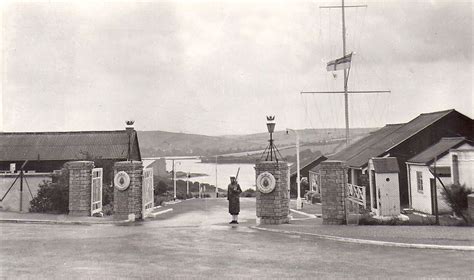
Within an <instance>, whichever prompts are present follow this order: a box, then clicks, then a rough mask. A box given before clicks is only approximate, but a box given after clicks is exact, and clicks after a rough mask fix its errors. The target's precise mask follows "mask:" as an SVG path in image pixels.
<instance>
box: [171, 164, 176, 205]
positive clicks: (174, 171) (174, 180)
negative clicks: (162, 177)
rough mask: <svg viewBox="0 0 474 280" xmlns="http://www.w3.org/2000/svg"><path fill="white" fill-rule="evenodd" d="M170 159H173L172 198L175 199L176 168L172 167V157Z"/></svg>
mask: <svg viewBox="0 0 474 280" xmlns="http://www.w3.org/2000/svg"><path fill="white" fill-rule="evenodd" d="M172 161H173V189H174V196H173V200H174V201H176V170H175V169H174V159H172Z"/></svg>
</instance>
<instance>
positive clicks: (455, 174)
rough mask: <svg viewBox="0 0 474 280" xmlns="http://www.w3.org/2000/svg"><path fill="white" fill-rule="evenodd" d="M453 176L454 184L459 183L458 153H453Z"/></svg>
mask: <svg viewBox="0 0 474 280" xmlns="http://www.w3.org/2000/svg"><path fill="white" fill-rule="evenodd" d="M452 177H453V184H456V185H459V162H458V155H456V154H453V164H452Z"/></svg>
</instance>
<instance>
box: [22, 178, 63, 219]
mask: <svg viewBox="0 0 474 280" xmlns="http://www.w3.org/2000/svg"><path fill="white" fill-rule="evenodd" d="M30 205H31V206H30V211H31V212H41V213H67V212H68V208H69V186H68V185H67V184H63V182H62V180H59V181H57V182H55V183H51V182H46V181H44V182H43V183H42V184H41V185H40V186H39V189H38V193H37V194H36V196H35V197H34V198H33V200H31V203H30Z"/></svg>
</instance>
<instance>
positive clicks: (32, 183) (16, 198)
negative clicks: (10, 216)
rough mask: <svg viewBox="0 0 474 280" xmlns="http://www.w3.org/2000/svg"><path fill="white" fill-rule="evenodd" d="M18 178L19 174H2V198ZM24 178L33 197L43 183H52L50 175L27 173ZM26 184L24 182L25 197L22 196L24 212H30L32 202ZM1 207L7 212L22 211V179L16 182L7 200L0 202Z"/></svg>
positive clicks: (0, 190) (0, 193)
mask: <svg viewBox="0 0 474 280" xmlns="http://www.w3.org/2000/svg"><path fill="white" fill-rule="evenodd" d="M17 176H18V173H13V174H12V173H6V174H0V195H1V196H0V198H1V197H3V195H4V194H5V193H6V192H7V190H8V188H10V186H11V184H12V183H13V181H14V180H15V178H16V177H17ZM24 178H25V179H26V182H28V185H29V187H30V190H31V193H32V194H33V197H35V196H36V194H37V193H38V189H39V185H40V184H41V183H43V181H49V182H51V174H50V173H25V176H24ZM26 182H25V181H23V195H22V196H21V197H22V203H23V207H22V208H23V209H22V210H23V212H28V211H29V208H30V201H31V200H32V198H31V194H30V192H29V191H28V186H27V184H26ZM0 207H1V208H2V210H5V211H20V179H18V180H17V181H16V183H15V185H14V186H13V188H12V189H11V190H10V192H9V193H8V194H7V196H6V197H5V199H4V200H3V201H2V202H0Z"/></svg>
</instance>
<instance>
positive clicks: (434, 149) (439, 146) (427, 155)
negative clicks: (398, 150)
mask: <svg viewBox="0 0 474 280" xmlns="http://www.w3.org/2000/svg"><path fill="white" fill-rule="evenodd" d="M464 143H466V138H464V137H444V138H441V140H440V141H439V142H438V143H436V144H434V145H433V146H431V147H429V148H427V149H426V150H424V151H423V152H421V153H419V154H417V155H416V156H414V157H412V158H411V159H409V160H408V161H407V162H410V163H425V164H430V163H431V162H432V161H433V160H434V158H435V157H437V158H439V157H442V156H444V155H445V154H447V153H448V152H449V150H450V149H454V148H457V147H459V146H461V145H462V144H464Z"/></svg>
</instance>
